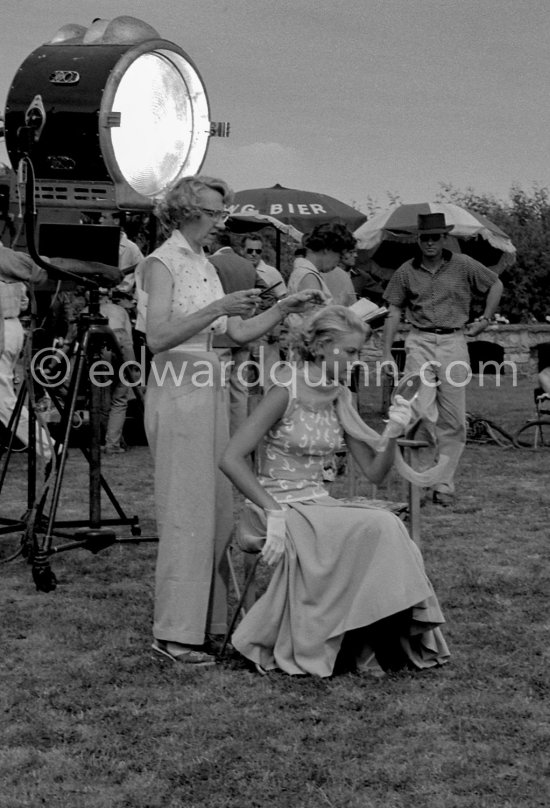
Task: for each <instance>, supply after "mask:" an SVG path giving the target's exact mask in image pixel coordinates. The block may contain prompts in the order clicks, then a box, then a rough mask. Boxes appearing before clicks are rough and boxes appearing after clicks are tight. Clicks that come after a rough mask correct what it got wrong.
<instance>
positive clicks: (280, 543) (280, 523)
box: [262, 510, 286, 566]
mask: <svg viewBox="0 0 550 808" xmlns="http://www.w3.org/2000/svg"><path fill="white" fill-rule="evenodd" d="M265 513H266V516H267V535H266V540H265V544H264V546H263V548H262V558H263V559H264V561H265V562H266V564H268V565H269V566H272V565H273V564H276V563H277V561H279V559H280V558H281V557H282V555H283V553H284V551H285V540H286V511H284V510H276V511H275V510H266V512H265Z"/></svg>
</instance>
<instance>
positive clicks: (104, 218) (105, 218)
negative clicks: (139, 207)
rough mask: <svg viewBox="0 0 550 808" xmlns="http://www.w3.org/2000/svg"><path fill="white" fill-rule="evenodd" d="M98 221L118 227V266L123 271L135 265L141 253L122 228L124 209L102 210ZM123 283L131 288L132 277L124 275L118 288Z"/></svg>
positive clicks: (124, 220) (140, 257) (139, 259)
mask: <svg viewBox="0 0 550 808" xmlns="http://www.w3.org/2000/svg"><path fill="white" fill-rule="evenodd" d="M99 222H100V224H102V225H103V226H106V227H120V244H119V249H118V268H119V269H121V270H123V271H124V270H125V269H126V270H127V269H130V268H132V267H136V266H137V264H139V262H140V261H142V260H143V253H142V252H141V250H140V248H139V247H138V245H137V244H136V243H135V242H134V241H132V240H131V239H129V238H128V236H127V234H126V231H125V230H124V225H125V222H126V214H125V213H124V211H121V210H115V211H108V212H104V213H102V214H101V216H100V218H99ZM124 283H126V284H127V286H128V288H131V285H132V278H131V276H130V275H126V276H125V278H124V281H123V282H122V284H119V288H121V287H123V284H124ZM128 288H123V291H128Z"/></svg>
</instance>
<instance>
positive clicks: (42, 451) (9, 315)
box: [0, 245, 51, 461]
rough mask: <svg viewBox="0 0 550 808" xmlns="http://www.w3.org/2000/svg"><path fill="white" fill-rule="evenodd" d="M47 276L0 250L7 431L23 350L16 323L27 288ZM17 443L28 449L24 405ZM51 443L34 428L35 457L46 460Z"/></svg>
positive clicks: (1, 369)
mask: <svg viewBox="0 0 550 808" xmlns="http://www.w3.org/2000/svg"><path fill="white" fill-rule="evenodd" d="M47 279H48V275H47V273H46V271H45V270H44V269H42V268H41V267H39V266H37V265H36V264H35V263H34V261H33V260H32V258H31V257H30V256H29V255H27V254H26V253H22V252H16V251H15V250H12V249H10V248H9V247H4V246H3V245H2V246H0V421H1V422H2V424H3V425H4V426H5V427H7V426H8V424H9V422H10V418H11V415H12V413H13V411H14V408H15V404H16V402H17V393H16V390H15V378H14V377H15V367H16V364H17V361H18V359H19V357H20V355H21V351H22V350H23V343H24V339H25V334H24V331H23V326H22V324H21V321H20V319H19V316H20V314H21V312H22V311H23V310H24V309H25V308H26V306H27V305H28V298H27V294H26V287H27V284H29V283H33V284H37V285H40V284H43V283H44V282H45V281H47ZM15 434H16V436H17V439H18V440H19V441H20V442H21V443H22V444H23V446H28V443H29V412H28V409H27V407H26V406H24V405H23V407H22V409H21V413H20V416H19V421H18V423H17V425H16V430H15ZM50 444H51V440H50V437H49V434H48V433H47V431H46V429H45V428H43V427H42V426H41V425H40V424H38V423H37V425H36V451H37V454H38V455H39V456H40V457H42V458H44V460H46V461H47V460H49V459H50V457H51V445H50Z"/></svg>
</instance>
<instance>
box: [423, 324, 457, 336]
mask: <svg viewBox="0 0 550 808" xmlns="http://www.w3.org/2000/svg"><path fill="white" fill-rule="evenodd" d="M413 328H416V330H417V331H425V332H426V333H427V334H454V333H455V332H456V331H462V328H421V327H420V326H419V325H415V326H413Z"/></svg>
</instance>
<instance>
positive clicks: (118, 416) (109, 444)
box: [99, 289, 136, 455]
mask: <svg viewBox="0 0 550 808" xmlns="http://www.w3.org/2000/svg"><path fill="white" fill-rule="evenodd" d="M101 291H102V294H101V296H100V305H99V310H100V313H101V314H102V315H103V317H106V318H107V320H108V321H109V328H110V329H111V330H112V332H113V334H114V336H115V339H116V342H117V346H118V349H119V351H120V356H119V357H117V356H116V354H115V353H114V352H112V351H111V352H109V354H110V355H109V361H110V362H111V364H112V366H113V377H112V384H111V387H110V388H109V389H108V390H106V391H105V392H106V396H105V397H104V399H105V403H104V407H103V412H102V416H103V424H104V429H105V445H104V446H103V447H102V450H103V451H104V453H105V454H106V455H115V454H124V453H125V452H126V444H125V443H124V439H123V437H122V433H123V431H124V423H125V421H126V413H127V411H128V402H129V400H130V398H131V397H132V394H133V393H132V383H131V382H132V379H131V377H129V376H128V375H125V374H124V373H122V372H121V370H120V364H121V363H124V362H135V361H136V358H135V354H134V346H133V340H132V325H131V323H130V318H129V316H128V312H127V311H126V309H125V308H124V307H122V306H119V305H118V304H117V303H114V302H113V301H112V300H111V299H110V297H109V294H108V292H107V290H106V289H104V290H101ZM117 359H120V362H119V361H117Z"/></svg>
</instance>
